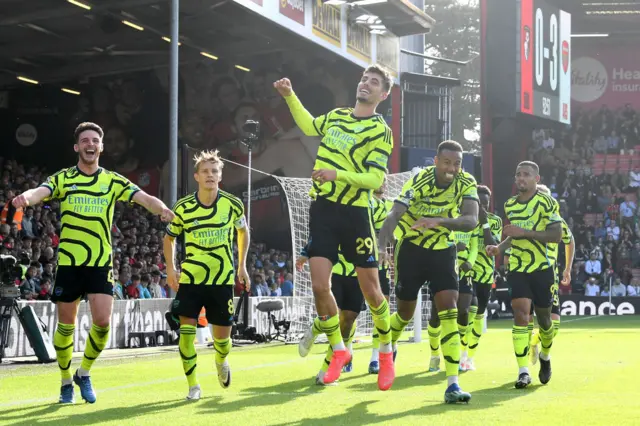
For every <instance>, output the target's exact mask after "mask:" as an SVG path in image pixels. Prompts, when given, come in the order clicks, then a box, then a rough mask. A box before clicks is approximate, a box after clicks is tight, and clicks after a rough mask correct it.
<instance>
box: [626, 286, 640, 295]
mask: <svg viewBox="0 0 640 426" xmlns="http://www.w3.org/2000/svg"><path fill="white" fill-rule="evenodd" d="M637 295H638V290H637V289H636V287H635V286H633V285H631V284H629V285H628V286H627V296H631V297H635V296H637Z"/></svg>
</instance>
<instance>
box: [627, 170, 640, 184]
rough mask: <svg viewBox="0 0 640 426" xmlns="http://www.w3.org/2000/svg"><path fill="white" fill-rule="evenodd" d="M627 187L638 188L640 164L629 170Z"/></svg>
mask: <svg viewBox="0 0 640 426" xmlns="http://www.w3.org/2000/svg"><path fill="white" fill-rule="evenodd" d="M629 187H630V188H633V189H638V188H640V166H636V168H635V170H633V171H630V172H629Z"/></svg>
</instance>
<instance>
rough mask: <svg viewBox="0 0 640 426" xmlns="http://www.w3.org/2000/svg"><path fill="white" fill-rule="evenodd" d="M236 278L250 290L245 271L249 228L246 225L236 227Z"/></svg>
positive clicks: (247, 275) (247, 274)
mask: <svg viewBox="0 0 640 426" xmlns="http://www.w3.org/2000/svg"><path fill="white" fill-rule="evenodd" d="M237 232H238V272H237V275H238V280H240V282H241V283H242V284H244V289H245V290H246V291H251V281H250V279H249V272H247V253H248V252H249V229H248V228H247V226H246V225H245V226H243V227H242V228H238V230H237Z"/></svg>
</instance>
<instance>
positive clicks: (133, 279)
mask: <svg viewBox="0 0 640 426" xmlns="http://www.w3.org/2000/svg"><path fill="white" fill-rule="evenodd" d="M131 281H140V275H138V274H133V275H131Z"/></svg>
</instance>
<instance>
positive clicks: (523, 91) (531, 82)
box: [519, 0, 571, 124]
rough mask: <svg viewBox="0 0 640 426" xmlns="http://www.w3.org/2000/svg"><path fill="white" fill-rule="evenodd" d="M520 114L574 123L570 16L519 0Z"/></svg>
mask: <svg viewBox="0 0 640 426" xmlns="http://www.w3.org/2000/svg"><path fill="white" fill-rule="evenodd" d="M519 40H520V42H519V46H520V112H522V113H524V114H531V115H535V116H537V117H542V118H547V119H550V120H554V121H560V122H562V123H567V124H568V123H569V122H570V119H571V14H569V13H567V12H565V11H563V10H560V9H558V8H557V7H554V6H551V5H549V4H547V3H546V2H544V1H542V0H520V37H519Z"/></svg>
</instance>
